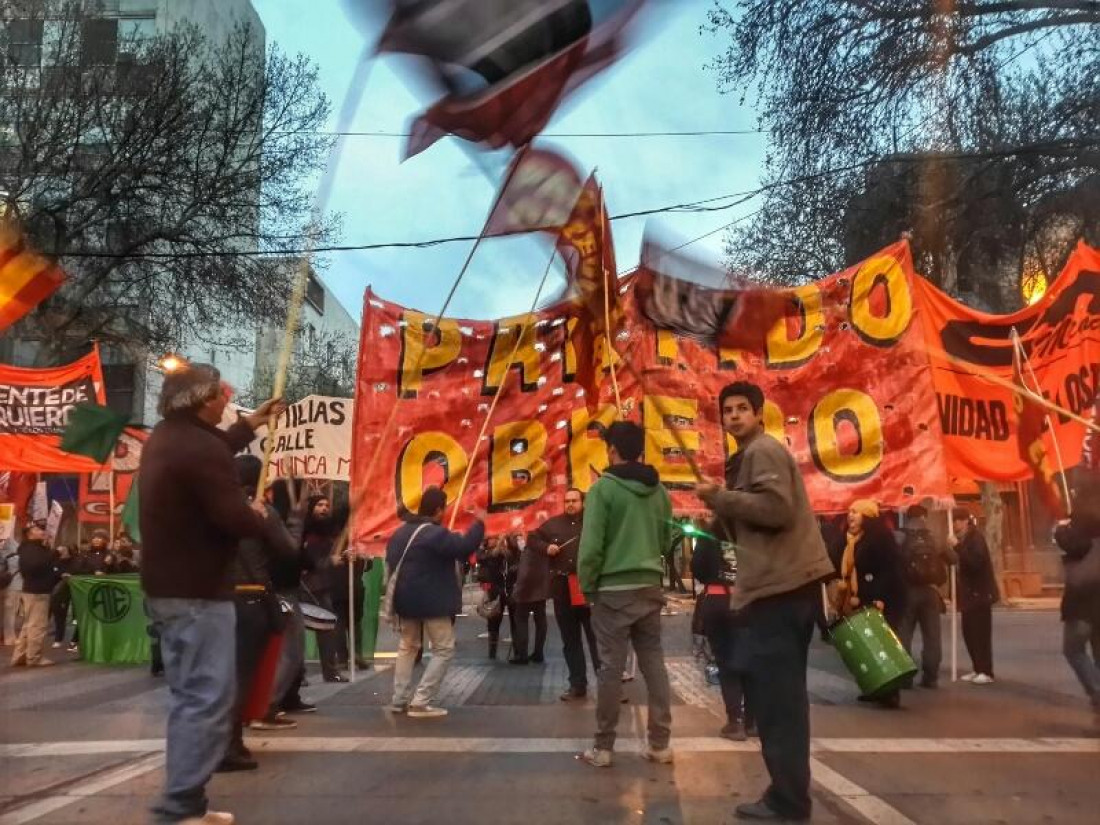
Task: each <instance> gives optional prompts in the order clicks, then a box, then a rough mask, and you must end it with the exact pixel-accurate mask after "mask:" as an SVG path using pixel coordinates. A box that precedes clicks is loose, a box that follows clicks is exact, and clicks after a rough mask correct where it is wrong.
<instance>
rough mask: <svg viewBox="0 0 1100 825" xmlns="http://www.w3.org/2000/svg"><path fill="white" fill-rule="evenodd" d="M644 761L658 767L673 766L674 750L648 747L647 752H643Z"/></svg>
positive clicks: (646, 747)
mask: <svg viewBox="0 0 1100 825" xmlns="http://www.w3.org/2000/svg"><path fill="white" fill-rule="evenodd" d="M642 759H646V760H648V761H650V762H656V763H657V764H658V765H671V764H672V748H655V747H653V746H652V745H646V746H645V750H644V751H642Z"/></svg>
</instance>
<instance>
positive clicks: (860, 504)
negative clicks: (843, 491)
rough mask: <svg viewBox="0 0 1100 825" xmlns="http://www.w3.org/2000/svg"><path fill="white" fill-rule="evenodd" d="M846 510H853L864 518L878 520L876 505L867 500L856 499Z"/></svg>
mask: <svg viewBox="0 0 1100 825" xmlns="http://www.w3.org/2000/svg"><path fill="white" fill-rule="evenodd" d="M848 509H849V510H855V511H856V512H857V513H859V514H860V515H861V516H863V517H864V518H878V513H879V510H878V503H877V502H875V501H872V500H871V499H869V498H860V499H856V500H855V501H853V502H852V504H851V506H850V507H849V508H848Z"/></svg>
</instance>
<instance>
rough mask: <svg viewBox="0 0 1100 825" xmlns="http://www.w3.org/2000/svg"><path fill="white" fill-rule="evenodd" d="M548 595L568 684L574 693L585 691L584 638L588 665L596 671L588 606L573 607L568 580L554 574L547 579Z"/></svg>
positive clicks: (597, 659) (598, 655) (586, 678)
mask: <svg viewBox="0 0 1100 825" xmlns="http://www.w3.org/2000/svg"><path fill="white" fill-rule="evenodd" d="M550 595H551V596H552V597H553V599H554V618H555V620H556V621H557V623H558V632H559V633H560V634H561V644H562V652H563V653H564V654H565V666H566V667H567V668H568V669H569V687H570V689H572V691H573V692H574V693H585V692H586V691H587V690H588V665H587V664H586V663H585V661H584V641H583V639H585V638H587V639H588V653H589V655H590V656H591V657H592V668H593V670H594V671H595V672H596V673H599V672H600V654H599V651H598V650H597V647H598V645H597V643H596V631H595V630H593V629H592V609H591V608H590V607H588V606H582V607H576V606H574V605H573V601H572V599H571V598H570V595H569V580H568V579H567V578H566V577H565V576H554V577H553V579H551V582H550Z"/></svg>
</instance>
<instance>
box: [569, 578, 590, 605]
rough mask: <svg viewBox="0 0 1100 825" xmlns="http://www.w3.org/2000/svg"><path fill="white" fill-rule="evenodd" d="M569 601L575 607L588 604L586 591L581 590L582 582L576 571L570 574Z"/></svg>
mask: <svg viewBox="0 0 1100 825" xmlns="http://www.w3.org/2000/svg"><path fill="white" fill-rule="evenodd" d="M569 603H570V604H571V605H573V607H584V606H585V605H586V604H588V602H587V601H585V599H584V593H582V592H581V583H580V580H579V579H578V578H577V574H576V573H570V574H569Z"/></svg>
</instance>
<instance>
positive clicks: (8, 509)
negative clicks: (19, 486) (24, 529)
mask: <svg viewBox="0 0 1100 825" xmlns="http://www.w3.org/2000/svg"><path fill="white" fill-rule="evenodd" d="M14 537H15V505H14V504H11V503H10V502H4V503H3V504H0V545H2V544H3V543H4V542H5V541H7V540H8V539H10V538H14Z"/></svg>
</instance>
